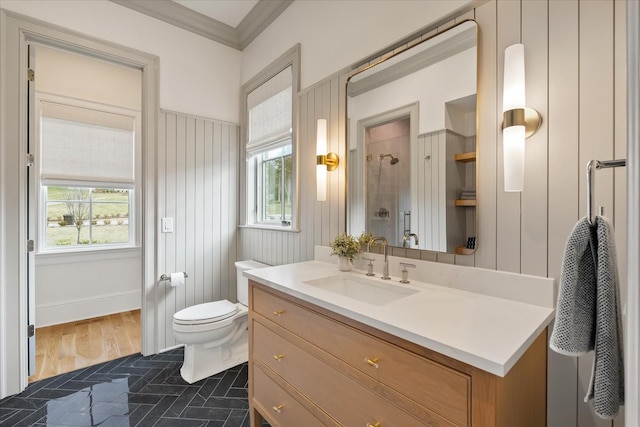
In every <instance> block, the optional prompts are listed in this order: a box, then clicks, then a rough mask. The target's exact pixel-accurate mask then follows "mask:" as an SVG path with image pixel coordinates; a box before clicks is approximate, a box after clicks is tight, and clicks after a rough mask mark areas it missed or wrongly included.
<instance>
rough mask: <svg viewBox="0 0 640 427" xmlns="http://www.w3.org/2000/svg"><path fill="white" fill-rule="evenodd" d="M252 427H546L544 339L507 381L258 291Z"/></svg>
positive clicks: (253, 295)
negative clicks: (267, 425) (265, 424)
mask: <svg viewBox="0 0 640 427" xmlns="http://www.w3.org/2000/svg"><path fill="white" fill-rule="evenodd" d="M249 330H250V344H249V349H250V357H249V403H250V409H251V410H250V413H251V426H252V427H259V426H261V423H262V419H263V418H264V419H266V420H267V421H268V422H269V423H270V424H271V425H272V426H284V427H286V426H303V425H304V426H315V425H325V426H331V425H335V426H363V427H364V426H372V427H373V426H375V427H386V426H403V427H404V426H407V427H410V426H432V427H436V426H440V427H453V426H460V427H469V426H475V427H489V426H505V427H507V426H516V425H517V426H521V427H525V426H544V425H545V422H546V406H545V405H546V334H544V333H543V334H541V335H540V336H539V337H538V338H537V339H536V341H535V342H534V344H532V346H531V347H530V348H529V349H528V350H527V351H526V353H525V354H524V355H523V356H522V357H521V359H520V360H519V361H518V362H517V364H516V365H515V366H514V367H513V368H512V369H511V370H510V372H509V373H508V374H507V376H505V377H498V376H495V375H493V374H489V373H487V372H485V371H482V370H480V369H477V368H475V367H472V366H469V365H467V364H465V363H462V362H459V361H457V360H455V359H452V358H449V357H447V356H444V355H441V354H439V353H436V352H433V351H431V350H428V349H426V348H423V347H421V346H418V345H416V344H413V343H411V342H408V341H405V340H403V339H400V338H398V337H395V336H393V335H390V334H387V333H385V332H382V331H379V330H377V329H375V328H372V327H371V326H368V325H366V324H363V323H360V322H356V321H354V320H353V319H350V318H348V317H345V316H342V315H339V314H336V313H334V312H332V311H329V310H326V309H324V308H321V307H319V306H316V305H314V304H311V303H309V302H307V301H304V300H301V299H298V298H295V297H292V296H290V295H288V294H285V293H283V292H280V291H277V290H274V289H272V288H270V287H267V286H264V285H262V284H260V283H257V282H254V281H250V327H249Z"/></svg>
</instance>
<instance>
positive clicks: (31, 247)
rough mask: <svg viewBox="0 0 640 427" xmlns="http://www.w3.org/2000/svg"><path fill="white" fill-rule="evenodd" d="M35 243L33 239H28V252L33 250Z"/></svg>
mask: <svg viewBox="0 0 640 427" xmlns="http://www.w3.org/2000/svg"><path fill="white" fill-rule="evenodd" d="M34 248H35V243H34V241H33V240H27V252H33V250H34Z"/></svg>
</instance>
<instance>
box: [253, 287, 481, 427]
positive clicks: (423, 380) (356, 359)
mask: <svg viewBox="0 0 640 427" xmlns="http://www.w3.org/2000/svg"><path fill="white" fill-rule="evenodd" d="M252 289H253V291H252V298H253V299H252V301H253V302H252V304H253V306H252V308H253V310H254V311H255V312H257V313H260V314H261V315H262V316H264V317H266V318H267V319H270V320H272V321H273V322H275V323H277V324H278V325H280V326H282V327H284V328H286V329H288V330H289V331H291V332H293V333H294V334H296V335H299V336H301V337H304V339H305V340H307V341H309V342H311V343H313V344H314V345H316V346H318V347H320V348H322V349H324V350H325V351H327V352H328V353H330V354H332V355H334V356H335V357H337V358H339V359H341V360H343V361H344V362H346V363H347V364H349V365H350V366H352V367H354V368H355V369H358V370H359V371H361V372H363V373H365V374H367V375H369V376H371V377H373V378H375V379H376V380H378V381H380V382H382V383H384V384H386V385H388V386H389V387H391V388H393V389H394V390H396V391H398V392H399V393H402V394H404V395H405V396H407V397H409V398H411V399H412V400H414V401H415V402H417V403H419V404H420V405H422V406H424V407H425V408H427V409H429V410H432V411H434V412H435V413H437V414H439V415H440V416H442V417H444V418H446V419H448V420H451V421H452V422H453V424H455V425H458V426H462V427H466V426H468V425H469V424H470V421H469V419H470V404H469V400H470V393H471V379H470V377H469V376H468V375H466V374H464V373H461V372H458V371H455V370H453V369H451V368H448V367H446V366H443V365H441V364H439V363H436V362H434V361H431V360H429V359H426V358H424V357H422V356H419V355H417V354H414V353H411V352H409V351H406V350H404V349H401V348H399V347H396V346H393V345H391V344H389V343H387V342H385V341H382V340H380V339H378V338H375V337H372V336H371V335H368V334H366V333H364V332H361V331H358V330H356V329H353V328H351V327H349V326H347V325H344V324H341V323H339V322H337V321H334V320H332V319H329V318H327V317H325V316H323V315H320V314H318V313H315V312H312V311H310V310H308V309H306V308H303V307H301V306H299V305H297V304H295V303H292V302H290V301H287V300H284V299H282V298H280V297H278V296H276V295H273V294H271V293H268V292H264V291H262V290H260V289H257V288H256V287H255V286H254V287H252ZM260 347H261V345H256V346H255V347H254V348H255V349H257V350H258V349H260ZM271 356H273V355H271ZM372 424H373V423H372ZM394 424H397V423H394ZM348 425H351V424H348Z"/></svg>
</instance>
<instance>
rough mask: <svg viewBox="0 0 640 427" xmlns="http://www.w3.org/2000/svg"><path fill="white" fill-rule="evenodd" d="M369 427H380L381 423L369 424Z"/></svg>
mask: <svg viewBox="0 0 640 427" xmlns="http://www.w3.org/2000/svg"><path fill="white" fill-rule="evenodd" d="M367 427H380V423H375V424H371V423H367Z"/></svg>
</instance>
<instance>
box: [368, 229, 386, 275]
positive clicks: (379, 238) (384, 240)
mask: <svg viewBox="0 0 640 427" xmlns="http://www.w3.org/2000/svg"><path fill="white" fill-rule="evenodd" d="M377 242H382V246H384V267H383V269H382V276H381V278H382V279H384V280H389V279H391V277H390V276H389V260H388V259H387V246H388V242H387V239H385V238H384V237H376V238H375V239H371V240H370V241H369V243H367V252H371V246H372V245H374V246H375V244H376V243H377Z"/></svg>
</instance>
